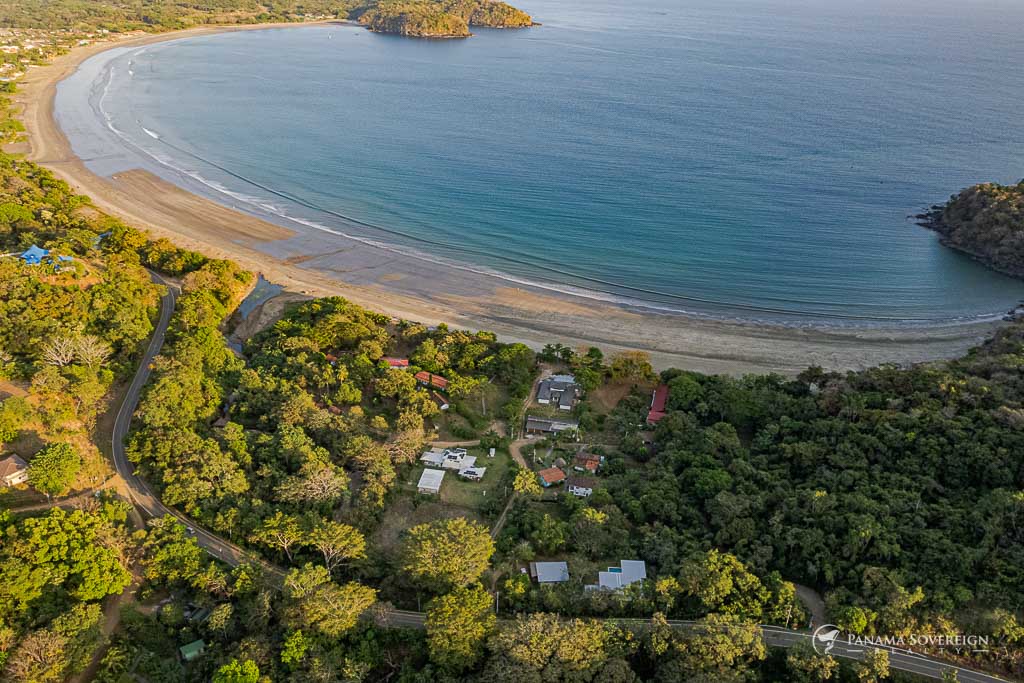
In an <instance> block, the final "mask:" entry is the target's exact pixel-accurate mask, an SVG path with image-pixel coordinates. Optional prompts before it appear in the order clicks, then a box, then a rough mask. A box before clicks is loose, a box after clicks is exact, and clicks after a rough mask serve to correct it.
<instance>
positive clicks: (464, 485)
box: [417, 448, 512, 510]
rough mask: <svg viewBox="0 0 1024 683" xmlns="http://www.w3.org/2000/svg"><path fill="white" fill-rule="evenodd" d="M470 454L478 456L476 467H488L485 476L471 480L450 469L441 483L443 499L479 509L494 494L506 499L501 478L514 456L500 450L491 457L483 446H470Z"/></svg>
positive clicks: (449, 503) (471, 508)
mask: <svg viewBox="0 0 1024 683" xmlns="http://www.w3.org/2000/svg"><path fill="white" fill-rule="evenodd" d="M469 454H470V455H475V456H476V465H475V466H476V467H486V468H487V472H485V473H484V478H483V479H482V480H480V481H469V480H468V479H463V478H462V477H460V476H459V475H458V473H457V472H454V471H449V472H448V473H447V474H445V475H444V482H443V483H442V484H441V501H442V502H444V503H447V504H448V505H456V506H458V507H463V508H468V509H470V510H479V509H480V506H482V505H483V504H484V503H485V502H486V501H487V500H488V499H491V498H493V497H494V496H498V497H499V498H500V499H501V500H505V498H506V496H507V492H506V491H505V490H503V489H504V487H503V486H502V485H501V480H502V478H503V477H504V476H505V473H506V472H507V471H508V469H509V467H511V466H512V456H510V455H509V454H508V453H506V452H504V451H498V452H497V453H496V454H495V456H494V457H493V458H489V457H487V451H485V450H484V449H483V448H470V449H469ZM419 471H420V472H422V471H423V470H419ZM418 476H419V475H418V474H417V477H418Z"/></svg>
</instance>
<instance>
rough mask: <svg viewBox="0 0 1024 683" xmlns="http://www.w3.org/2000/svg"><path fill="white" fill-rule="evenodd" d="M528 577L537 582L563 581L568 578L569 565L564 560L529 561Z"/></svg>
mask: <svg viewBox="0 0 1024 683" xmlns="http://www.w3.org/2000/svg"><path fill="white" fill-rule="evenodd" d="M530 577H531V578H533V579H535V580H536V581H537V583H565V582H566V581H568V580H569V565H568V564H566V563H565V562H531V563H530Z"/></svg>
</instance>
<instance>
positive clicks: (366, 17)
mask: <svg viewBox="0 0 1024 683" xmlns="http://www.w3.org/2000/svg"><path fill="white" fill-rule="evenodd" d="M326 18H336V19H358V20H359V21H360V22H362V23H364V24H366V25H367V26H368V27H369V28H371V29H373V30H375V31H382V32H387V33H398V34H402V35H409V36H468V35H469V27H470V26H489V27H495V28H505V27H523V26H530V25H531V24H532V20H531V19H530V16H529V15H528V14H526V13H525V12H522V11H520V10H518V9H516V8H514V7H512V6H510V5H507V4H505V3H504V2H498V1H497V0H412V1H409V0H335V1H325V0H304V1H303V2H294V1H291V2H272V1H265V0H207V1H205V2H202V3H198V4H197V3H189V2H181V1H179V0H159V1H157V2H141V1H138V0H114V1H113V2H99V1H98V0H0V26H9V27H18V28H38V29H54V30H63V29H73V30H79V31H83V30H96V29H100V30H108V31H118V32H123V31H136V30H142V31H172V30H178V29H184V28H189V27H192V26H201V25H207V24H259V23H267V22H281V21H283V22H289V21H295V22H301V21H308V20H311V19H326Z"/></svg>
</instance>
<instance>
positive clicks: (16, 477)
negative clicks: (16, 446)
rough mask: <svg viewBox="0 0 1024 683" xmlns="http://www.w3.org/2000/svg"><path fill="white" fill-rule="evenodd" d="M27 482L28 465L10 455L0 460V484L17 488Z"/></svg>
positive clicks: (17, 457)
mask: <svg viewBox="0 0 1024 683" xmlns="http://www.w3.org/2000/svg"><path fill="white" fill-rule="evenodd" d="M26 481H28V464H27V463H26V462H25V461H24V460H22V459H21V457H20V456H17V455H12V456H11V457H9V458H4V459H3V460H0V483H3V485H4V486H17V485H18V484H24V483H25V482H26Z"/></svg>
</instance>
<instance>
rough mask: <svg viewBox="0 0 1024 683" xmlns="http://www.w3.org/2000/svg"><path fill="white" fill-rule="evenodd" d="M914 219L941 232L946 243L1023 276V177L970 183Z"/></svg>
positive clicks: (1004, 271) (1004, 270) (984, 261)
mask: <svg viewBox="0 0 1024 683" xmlns="http://www.w3.org/2000/svg"><path fill="white" fill-rule="evenodd" d="M918 218H919V219H921V225H923V226H924V227H926V228H929V229H931V230H934V231H935V232H937V233H939V234H940V235H942V243H943V244H945V245H946V246H948V247H951V248H953V249H957V250H959V251H962V252H964V253H966V254H969V255H971V256H973V257H974V258H976V259H977V260H978V261H980V262H982V263H984V264H985V265H987V266H989V267H990V268H992V269H994V270H998V271H1000V272H1002V273H1006V274H1007V275H1012V276H1014V277H1024V180H1022V181H1020V182H1019V183H1017V184H1016V185H998V184H996V183H983V184H980V185H974V186H973V187H969V188H967V189H966V190H963V191H962V192H961V193H960V194H957V195H953V197H952V198H950V200H949V201H948V202H947V203H946V204H945V205H944V206H935V207H933V209H932V211H930V212H929V213H926V214H921V215H920V216H918Z"/></svg>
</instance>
